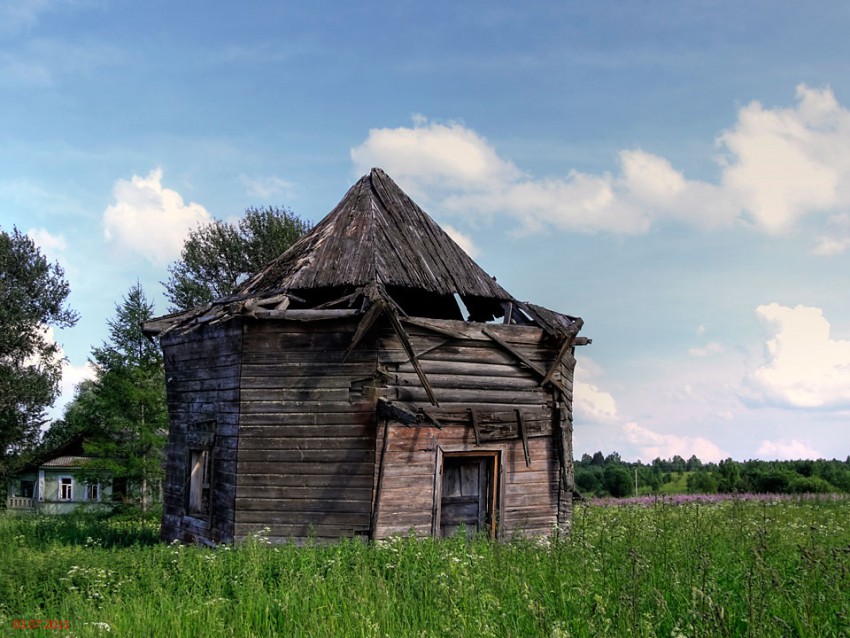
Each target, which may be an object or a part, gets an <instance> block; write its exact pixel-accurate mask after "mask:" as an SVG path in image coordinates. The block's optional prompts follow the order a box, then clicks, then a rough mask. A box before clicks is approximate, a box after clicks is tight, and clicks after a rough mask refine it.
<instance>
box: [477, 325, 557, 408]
mask: <svg viewBox="0 0 850 638" xmlns="http://www.w3.org/2000/svg"><path fill="white" fill-rule="evenodd" d="M481 331H482V332H483V333H484V334H485V335H487V336H488V337H490V338H491V339H492V340H493V341H495V342H496V343H497V344H499V345H500V346H502V348H504V349H505V350H507V351H508V352H509V353H510V354H512V355H513V356H514V357H516V358H517V359H518V360H519V361H520V362H521V363H523V364H525V365H526V366H528V367H529V368H530V369H531V370H532V371H533V372H536V373H537V376H539V377H545V376H546V371H545V370H544V369H543V368H541V367H540V366H539V365H537V364H536V363H534V362H533V361H532V360H531V359H529V358H528V357H526V356H525V355H524V354H523V353H522V352H520V351H519V350H517V349H516V348H514V347H513V346H511V345H510V344H509V343H508V342H507V341H505V340H504V339H502V338H501V337H500V336H499V335H497V334H496V333H494V332H493V331H492V330H490V329H489V328H486V327H485V328H482V329H481ZM547 383H551V384H552V385H553V386H555V387H556V388H557V389H558V390H559V391H560V392H561V393H562V394H568V392H567V388H566V387H564V384H563V383H561V382H560V381H559V380H558V379H555V378H554V377H552V378H549V379H548V380H547Z"/></svg>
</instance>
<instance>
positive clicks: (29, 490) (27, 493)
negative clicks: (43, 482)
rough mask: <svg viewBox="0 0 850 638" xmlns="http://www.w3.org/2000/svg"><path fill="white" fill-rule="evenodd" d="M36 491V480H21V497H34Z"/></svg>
mask: <svg viewBox="0 0 850 638" xmlns="http://www.w3.org/2000/svg"><path fill="white" fill-rule="evenodd" d="M34 493H35V481H21V486H20V487H19V488H18V496H20V497H21V498H32V497H33V494H34Z"/></svg>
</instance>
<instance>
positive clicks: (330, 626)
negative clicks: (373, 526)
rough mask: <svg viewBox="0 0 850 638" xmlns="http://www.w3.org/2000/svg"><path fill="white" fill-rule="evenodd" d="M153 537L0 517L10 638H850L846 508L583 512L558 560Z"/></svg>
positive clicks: (2, 612) (725, 505)
mask: <svg viewBox="0 0 850 638" xmlns="http://www.w3.org/2000/svg"><path fill="white" fill-rule="evenodd" d="M156 536H157V522H156V521H155V520H153V519H148V520H134V519H126V518H123V519H122V518H111V519H102V518H101V519H98V518H94V517H86V516H74V517H53V518H46V517H20V516H19V517H12V516H8V515H2V516H0V635H4V636H5V635H21V636H23V635H30V636H34V635H52V636H106V635H112V636H144V637H146V638H148V637H152V636H174V637H187V638H188V637H191V638H196V637H199V636H380V637H383V636H390V637H393V638H395V637H396V636H399V637H406V636H413V637H420V636H435V637H437V636H440V637H441V636H470V637H473V636H474V637H476V638H478V637H480V636H517V637H524V636H547V637H553V638H555V637H564V636H575V637H578V636H663V637H665V638H667V637H670V638H673V637H679V636H693V637H696V636H783V637H785V636H818V637H821V636H848V635H850V594H848V592H850V501H847V500H831V499H823V500H771V501H749V500H743V499H738V500H728V501H723V502H716V503H700V502H696V503H687V504H681V505H677V504H673V503H671V502H669V501H656V502H654V503H651V504H632V505H624V506H614V507H612V506H602V505H596V504H587V505H580V506H578V508H577V510H576V513H575V518H574V524H573V531H572V534H571V536H570V537H569V539H568V540H563V541H555V542H552V543H551V544H549V545H546V544H540V543H534V542H527V541H522V540H514V541H507V542H498V543H493V542H488V541H486V540H481V539H475V540H471V541H466V540H464V539H462V538H455V539H450V540H447V541H443V542H435V541H432V540H415V539H412V538H397V539H393V540H391V541H387V542H382V543H376V544H367V543H363V542H359V541H357V542H342V543H339V544H335V545H327V546H307V547H302V548H298V547H294V546H291V545H284V546H270V545H267V544H266V543H265V542H264V541H263V539H262V537H260V538H256V539H253V540H252V541H250V542H248V543H245V544H242V545H239V546H236V547H222V548H219V549H217V550H210V549H204V548H196V547H183V546H180V545H165V544H160V543H158V542H157V540H156ZM30 621H55V623H54V626H57V625H58V627H60V628H59V629H23V630H18V629H17V628H18V627H20V626H21V623H22V622H24V623H25V625H26V623H30ZM31 624H33V625H34V624H36V623H35V622H32V623H31ZM44 625H45V626H49V625H47V623H46V622H45V623H44Z"/></svg>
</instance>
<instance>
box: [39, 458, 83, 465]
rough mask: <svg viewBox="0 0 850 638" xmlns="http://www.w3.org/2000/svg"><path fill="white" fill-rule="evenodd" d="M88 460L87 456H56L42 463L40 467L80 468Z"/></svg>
mask: <svg viewBox="0 0 850 638" xmlns="http://www.w3.org/2000/svg"><path fill="white" fill-rule="evenodd" d="M90 460H91V458H90V457H88V456H57V457H56V458H54V459H50V460H49V461H46V462H44V463H42V464H41V466H40V467H82V466H83V465H84V464H85V463H86V461H90Z"/></svg>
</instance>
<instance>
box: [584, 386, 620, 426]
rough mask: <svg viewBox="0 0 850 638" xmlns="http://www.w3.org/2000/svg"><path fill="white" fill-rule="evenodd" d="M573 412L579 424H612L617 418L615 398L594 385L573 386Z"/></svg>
mask: <svg viewBox="0 0 850 638" xmlns="http://www.w3.org/2000/svg"><path fill="white" fill-rule="evenodd" d="M573 410H574V411H575V420H576V421H577V422H579V423H610V422H612V421H614V420H615V419H616V418H617V402H616V401H615V400H614V397H613V396H612V395H611V394H610V393H609V392H605V391H604V390H600V389H599V387H598V386H596V385H594V384H593V383H581V382H578V381H577V382H575V383H574V384H573Z"/></svg>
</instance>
